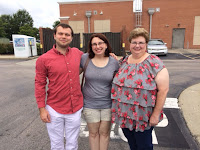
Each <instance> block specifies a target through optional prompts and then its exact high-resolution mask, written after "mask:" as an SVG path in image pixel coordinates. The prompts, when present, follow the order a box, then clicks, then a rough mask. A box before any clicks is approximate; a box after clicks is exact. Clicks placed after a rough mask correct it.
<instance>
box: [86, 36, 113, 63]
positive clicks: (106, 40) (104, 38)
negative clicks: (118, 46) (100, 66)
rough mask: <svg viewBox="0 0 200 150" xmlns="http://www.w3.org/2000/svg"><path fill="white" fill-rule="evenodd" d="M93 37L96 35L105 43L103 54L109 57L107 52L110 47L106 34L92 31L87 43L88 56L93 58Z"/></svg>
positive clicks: (109, 51) (110, 50)
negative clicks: (105, 47)
mask: <svg viewBox="0 0 200 150" xmlns="http://www.w3.org/2000/svg"><path fill="white" fill-rule="evenodd" d="M95 37H98V38H100V39H101V40H103V41H104V43H105V44H106V45H107V49H106V50H105V56H106V57H109V53H111V52H112V48H111V46H110V43H109V41H108V39H107V38H106V36H105V35H104V34H102V33H94V34H92V36H91V37H90V41H89V43H88V53H89V58H90V59H92V58H94V56H95V54H94V52H93V51H92V39H93V38H95Z"/></svg>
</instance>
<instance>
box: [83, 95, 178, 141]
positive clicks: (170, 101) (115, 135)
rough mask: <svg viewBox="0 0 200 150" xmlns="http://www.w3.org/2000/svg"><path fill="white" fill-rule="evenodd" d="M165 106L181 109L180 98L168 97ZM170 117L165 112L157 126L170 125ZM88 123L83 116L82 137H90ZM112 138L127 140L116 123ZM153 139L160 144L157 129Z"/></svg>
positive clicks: (112, 127)
mask: <svg viewBox="0 0 200 150" xmlns="http://www.w3.org/2000/svg"><path fill="white" fill-rule="evenodd" d="M164 108H174V109H179V106H178V99H177V98H167V99H166V102H165V105H164ZM168 123H169V122H168V119H167V116H166V115H165V114H164V116H163V120H162V121H161V122H159V124H158V125H157V126H156V127H161V128H164V127H166V126H167V125H168ZM86 126H87V123H86V122H85V120H84V119H82V118H81V127H80V137H88V136H89V131H88V130H87V129H86ZM110 138H111V139H122V140H123V141H125V142H127V139H126V137H125V136H124V134H123V132H122V130H121V128H120V127H119V126H118V125H116V124H115V123H114V124H112V126H111V132H110ZM152 140H153V144H158V140H157V137H156V133H155V130H153V131H152Z"/></svg>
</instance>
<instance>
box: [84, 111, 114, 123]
mask: <svg viewBox="0 0 200 150" xmlns="http://www.w3.org/2000/svg"><path fill="white" fill-rule="evenodd" d="M83 115H84V118H85V121H86V122H87V123H95V122H100V121H111V109H110V108H109V109H90V108H83Z"/></svg>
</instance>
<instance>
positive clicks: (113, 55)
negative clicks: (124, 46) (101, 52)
mask: <svg viewBox="0 0 200 150" xmlns="http://www.w3.org/2000/svg"><path fill="white" fill-rule="evenodd" d="M109 55H110V56H112V57H113V58H114V59H116V60H117V61H118V58H117V56H116V55H115V54H114V53H109Z"/></svg>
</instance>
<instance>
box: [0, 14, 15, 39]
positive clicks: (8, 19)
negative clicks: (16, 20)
mask: <svg viewBox="0 0 200 150" xmlns="http://www.w3.org/2000/svg"><path fill="white" fill-rule="evenodd" d="M0 18H1V20H2V26H3V28H4V31H5V37H6V38H8V39H10V40H11V39H12V33H13V31H12V26H13V18H12V16H11V15H1V17H0Z"/></svg>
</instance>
